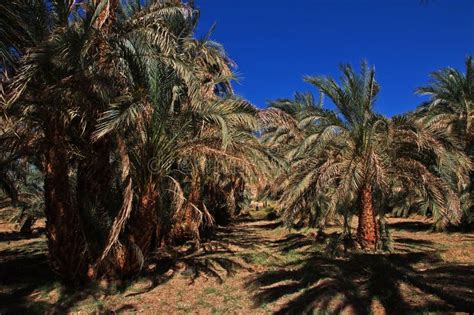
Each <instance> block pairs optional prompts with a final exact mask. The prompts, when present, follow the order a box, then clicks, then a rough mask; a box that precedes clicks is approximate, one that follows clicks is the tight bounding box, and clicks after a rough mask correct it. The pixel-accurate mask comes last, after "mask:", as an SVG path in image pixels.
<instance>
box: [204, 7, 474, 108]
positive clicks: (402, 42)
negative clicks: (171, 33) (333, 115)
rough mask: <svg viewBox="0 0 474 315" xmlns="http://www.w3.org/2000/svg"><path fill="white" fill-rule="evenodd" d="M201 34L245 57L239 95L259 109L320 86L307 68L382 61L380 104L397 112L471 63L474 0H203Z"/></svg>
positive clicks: (321, 70) (329, 71) (333, 70)
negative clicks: (434, 75) (436, 78)
mask: <svg viewBox="0 0 474 315" xmlns="http://www.w3.org/2000/svg"><path fill="white" fill-rule="evenodd" d="M195 2H196V5H197V6H198V8H199V9H200V10H201V19H200V23H199V26H198V29H197V33H198V35H200V34H205V33H207V31H208V30H209V29H210V28H211V26H212V25H213V23H216V24H217V26H216V29H215V31H214V33H213V35H212V37H211V38H212V39H213V40H215V41H217V42H220V43H221V44H223V46H224V48H225V49H226V51H227V53H228V54H229V56H230V57H231V58H232V59H233V60H234V61H235V62H236V63H237V64H238V68H237V69H236V72H237V73H238V75H239V78H240V79H239V82H238V83H237V84H235V89H236V92H237V94H239V95H240V96H242V97H244V98H245V99H247V100H249V101H250V102H251V103H253V104H254V105H256V106H257V107H259V108H264V107H266V106H267V101H269V100H272V99H277V98H287V97H291V96H293V94H294V93H295V92H297V91H312V92H315V94H316V95H318V93H317V90H316V89H315V88H313V87H312V86H311V85H309V84H307V83H305V82H303V76H305V75H331V76H335V77H338V76H339V72H338V71H339V68H338V66H339V64H340V63H351V64H352V65H353V66H356V67H358V66H359V64H360V61H361V60H363V59H366V60H367V61H368V62H369V63H370V64H372V65H374V66H375V69H376V78H377V81H378V82H379V84H380V85H381V91H380V94H379V96H378V99H377V103H376V105H375V108H376V110H377V111H379V112H381V113H383V114H385V115H388V116H392V115H395V114H400V113H403V112H406V111H408V110H411V109H414V108H416V106H418V105H419V104H420V103H421V102H422V101H423V100H425V99H426V98H423V97H420V96H417V95H415V94H414V90H415V89H416V87H419V86H423V85H426V84H427V83H428V82H429V73H431V72H432V71H434V70H437V69H441V68H444V67H447V66H451V67H455V68H458V69H462V70H463V69H464V60H465V57H466V56H467V55H474V0H430V1H426V0H425V1H420V0H300V1H295V0H293V1H290V0H272V1H271V0H234V1H231V0H196V1H195Z"/></svg>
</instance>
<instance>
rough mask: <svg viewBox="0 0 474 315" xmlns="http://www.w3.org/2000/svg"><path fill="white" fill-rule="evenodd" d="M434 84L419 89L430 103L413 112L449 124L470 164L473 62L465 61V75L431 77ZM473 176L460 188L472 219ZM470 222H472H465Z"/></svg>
mask: <svg viewBox="0 0 474 315" xmlns="http://www.w3.org/2000/svg"><path fill="white" fill-rule="evenodd" d="M431 78H432V82H431V83H430V85H428V86H426V87H421V88H418V89H417V91H416V92H417V93H418V94H421V95H428V96H430V100H429V101H428V102H427V103H426V104H424V105H423V106H421V107H420V108H419V109H418V110H417V112H415V113H414V115H415V116H416V117H419V119H421V120H427V121H429V120H438V121H442V122H443V123H445V124H446V125H447V127H448V128H449V130H450V131H451V132H452V134H453V136H454V137H456V138H457V139H458V141H459V142H460V143H461V145H462V148H463V150H464V151H465V153H466V154H467V155H468V156H469V158H470V160H471V163H472V159H473V158H474V127H473V120H474V61H473V60H472V57H471V56H468V57H467V58H466V70H465V73H461V72H460V71H458V70H456V69H453V68H445V69H442V70H439V71H436V72H433V73H432V74H431ZM473 179H474V173H472V172H471V178H470V182H469V183H465V184H464V185H462V186H461V187H459V194H461V195H462V200H463V202H462V205H463V209H464V213H465V216H466V218H469V217H470V216H472V214H470V212H472V198H471V197H470V195H471V194H472V193H471V190H472V188H471V185H472V181H473ZM466 221H467V222H469V221H470V220H466Z"/></svg>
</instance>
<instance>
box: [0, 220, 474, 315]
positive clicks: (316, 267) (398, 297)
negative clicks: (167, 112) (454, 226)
mask: <svg viewBox="0 0 474 315" xmlns="http://www.w3.org/2000/svg"><path fill="white" fill-rule="evenodd" d="M266 215H267V213H266V212H265V211H260V212H252V213H251V215H249V216H248V217H247V218H244V219H242V220H241V221H239V222H238V223H236V224H234V225H231V226H228V227H222V228H218V229H217V233H216V235H215V236H214V237H213V238H212V240H207V241H206V242H203V243H202V245H201V247H200V250H199V251H197V252H191V253H190V254H186V249H185V248H183V250H182V252H181V254H180V255H178V256H174V258H173V259H168V260H167V259H166V257H165V258H163V259H160V260H156V261H152V262H150V264H149V265H147V267H146V270H145V271H144V273H143V275H142V276H141V277H140V278H137V279H135V280H134V281H132V282H128V283H118V282H115V283H106V282H102V283H99V284H98V285H97V287H96V288H92V289H91V288H89V289H87V290H75V291H70V290H67V289H66V288H64V287H63V286H61V285H60V283H59V282H58V281H57V279H56V278H55V276H54V275H53V274H51V272H49V269H48V266H47V257H46V244H45V243H46V242H45V238H44V236H43V235H41V234H40V235H33V236H31V237H23V236H20V235H18V234H17V233H16V232H13V229H14V226H8V227H7V226H5V225H1V228H2V230H0V277H1V278H0V283H1V287H0V313H1V314H4V313H15V314H18V313H48V312H54V311H56V312H59V313H78V314H90V313H110V312H111V313H146V314H148V313H158V314H273V313H275V314H302V313H313V312H315V311H323V312H327V313H342V314H367V313H369V312H372V313H373V314H404V313H410V314H411V313H416V312H428V311H429V312H443V313H450V312H455V311H461V312H469V311H474V242H473V241H474V234H472V233H432V232H430V227H431V225H430V222H428V221H425V220H424V219H422V218H413V219H389V223H390V225H391V231H392V237H393V240H394V250H393V252H392V253H379V254H364V253H352V254H347V255H340V256H335V257H330V256H328V255H327V254H326V253H325V252H324V248H325V246H326V243H327V242H326V241H325V240H320V241H317V238H315V233H314V231H312V230H309V229H305V230H299V231H295V230H291V231H289V230H287V229H286V228H284V227H282V225H281V224H280V223H278V222H277V221H273V220H267V219H266V218H267V217H266ZM333 230H337V229H335V228H334V229H333Z"/></svg>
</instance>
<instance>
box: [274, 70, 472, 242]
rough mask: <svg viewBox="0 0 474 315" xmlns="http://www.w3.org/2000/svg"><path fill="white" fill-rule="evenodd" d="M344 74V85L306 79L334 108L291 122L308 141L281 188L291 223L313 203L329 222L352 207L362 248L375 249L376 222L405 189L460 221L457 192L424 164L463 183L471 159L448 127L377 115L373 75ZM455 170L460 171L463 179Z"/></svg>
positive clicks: (310, 110) (295, 154) (307, 110)
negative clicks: (418, 192)
mask: <svg viewBox="0 0 474 315" xmlns="http://www.w3.org/2000/svg"><path fill="white" fill-rule="evenodd" d="M341 71H342V77H341V83H340V84H339V83H337V82H336V81H335V80H334V79H333V78H330V77H325V76H318V77H306V78H305V80H306V81H307V82H309V83H311V84H313V85H314V86H316V87H317V88H318V89H319V90H320V91H321V92H322V93H323V94H324V95H326V96H328V97H329V98H330V99H331V101H332V102H333V104H334V105H335V107H336V109H335V110H327V109H324V108H322V107H321V106H319V105H318V106H306V107H304V109H303V110H301V111H299V112H298V113H297V114H296V117H297V119H296V120H295V121H293V122H292V123H289V124H286V128H287V129H291V130H293V131H292V132H293V133H294V134H297V133H300V134H301V131H303V133H302V135H303V139H302V140H301V141H300V142H299V143H297V146H295V148H294V149H292V150H290V151H289V153H290V155H289V157H290V169H289V174H288V175H287V178H286V179H285V180H284V181H283V182H282V183H281V187H280V189H281V191H282V192H283V193H282V196H281V201H282V207H283V209H287V210H286V215H287V216H289V217H290V218H291V217H292V216H293V215H294V214H295V213H297V212H298V211H299V210H302V209H303V210H304V209H306V210H308V208H311V206H310V207H308V203H310V205H311V203H317V206H318V207H322V208H324V214H325V216H328V215H331V214H333V213H335V212H336V211H340V212H342V213H344V214H346V215H347V214H349V213H351V212H352V211H353V209H354V210H355V212H357V214H358V217H359V226H358V229H357V238H358V240H359V243H360V244H361V246H362V247H363V248H366V249H371V250H374V249H376V247H377V245H378V242H379V238H380V235H379V222H378V219H377V216H383V213H384V210H385V209H384V207H385V205H386V201H387V200H388V199H389V198H390V196H391V195H392V193H393V191H392V190H393V187H394V186H395V185H399V186H401V187H403V188H404V189H414V188H415V187H417V188H420V189H422V190H423V192H424V193H425V197H426V198H427V199H429V200H432V201H433V202H434V203H436V204H437V205H438V207H439V208H440V214H442V215H440V217H438V218H437V219H438V220H439V221H440V222H441V221H442V222H444V223H447V222H454V223H456V222H457V221H458V220H459V199H458V197H457V195H456V193H455V190H454V189H453V187H451V186H450V185H449V183H447V182H446V181H445V180H443V178H442V177H440V176H439V172H440V171H439V170H435V169H430V168H429V167H428V166H427V164H426V159H429V160H430V161H436V162H435V164H436V166H437V167H438V168H439V169H440V170H441V169H442V170H444V169H448V170H446V173H447V174H448V173H449V175H450V176H453V177H457V176H459V178H461V179H465V176H464V177H463V175H462V174H465V168H466V167H465V164H464V162H465V161H466V158H465V156H464V155H463V154H462V153H458V152H456V151H455V150H454V149H455V148H454V147H453V145H452V143H453V142H452V141H453V140H452V138H451V137H450V136H449V134H447V132H446V130H445V129H443V128H442V127H443V126H441V125H439V124H436V123H431V124H429V125H427V126H423V125H422V124H421V123H419V122H417V121H414V120H411V119H409V118H408V117H404V116H401V117H394V118H392V119H388V118H386V117H384V116H382V115H380V114H377V113H376V112H374V110H373V106H374V102H375V99H376V96H377V93H378V91H379V86H378V84H377V82H376V81H375V71H374V69H372V68H369V67H368V65H367V64H366V63H362V66H361V72H360V73H356V72H354V70H353V68H352V67H351V66H349V65H342V66H341ZM287 119H288V117H287ZM298 130H299V131H298ZM452 167H454V168H452ZM450 170H451V171H450ZM453 170H459V171H460V173H459V175H456V174H455V173H454V171H453ZM463 172H464V173H463Z"/></svg>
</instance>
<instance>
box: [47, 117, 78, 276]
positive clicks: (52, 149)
mask: <svg viewBox="0 0 474 315" xmlns="http://www.w3.org/2000/svg"><path fill="white" fill-rule="evenodd" d="M45 133H46V134H45V135H46V139H48V141H49V144H48V148H47V150H46V154H45V161H44V173H45V181H44V189H45V208H46V209H45V213H46V235H47V237H48V248H49V256H50V260H51V264H52V267H53V269H54V271H55V272H56V273H58V274H59V275H60V276H61V277H62V278H63V279H64V280H65V281H67V282H77V281H80V280H82V279H84V278H85V275H86V263H87V262H86V252H85V244H84V238H83V233H82V230H81V225H80V220H79V215H78V213H77V211H76V209H74V208H73V207H72V205H71V195H70V186H69V180H68V165H67V154H66V149H65V145H64V134H63V129H62V128H61V126H59V124H58V123H57V122H53V124H52V125H51V126H47V128H46V132H45Z"/></svg>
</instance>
